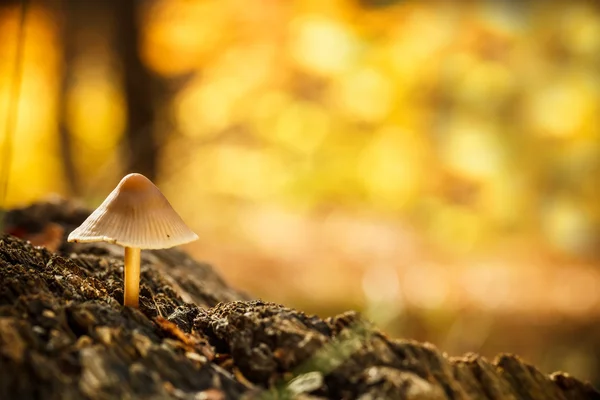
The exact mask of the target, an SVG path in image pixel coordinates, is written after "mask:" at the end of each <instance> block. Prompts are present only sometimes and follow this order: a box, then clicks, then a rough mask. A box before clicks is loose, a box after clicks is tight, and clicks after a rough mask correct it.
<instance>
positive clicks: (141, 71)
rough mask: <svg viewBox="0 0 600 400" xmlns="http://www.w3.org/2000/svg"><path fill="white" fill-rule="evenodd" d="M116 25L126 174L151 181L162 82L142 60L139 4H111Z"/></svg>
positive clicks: (128, 0)
mask: <svg viewBox="0 0 600 400" xmlns="http://www.w3.org/2000/svg"><path fill="white" fill-rule="evenodd" d="M107 4H110V7H111V9H112V13H113V18H114V24H115V31H116V35H115V40H116V43H115V45H116V49H117V54H118V57H119V59H120V60H121V62H122V68H123V83H124V89H125V98H126V104H127V122H128V124H127V132H126V135H125V139H126V143H127V146H126V147H127V151H128V160H129V161H128V164H127V172H138V173H141V174H144V175H146V176H147V177H148V178H149V179H151V180H152V179H155V178H156V174H157V165H156V164H157V157H158V143H157V140H156V135H155V134H154V128H155V127H156V125H157V111H156V107H157V106H158V105H159V104H160V103H161V98H162V96H161V93H160V90H159V88H160V82H159V81H158V80H157V79H155V78H154V76H153V75H152V74H151V72H150V71H149V70H148V69H147V68H146V67H145V66H144V64H143V63H142V60H141V58H140V49H139V45H140V36H141V35H140V24H139V18H138V7H137V4H138V2H137V1H134V0H110V1H107Z"/></svg>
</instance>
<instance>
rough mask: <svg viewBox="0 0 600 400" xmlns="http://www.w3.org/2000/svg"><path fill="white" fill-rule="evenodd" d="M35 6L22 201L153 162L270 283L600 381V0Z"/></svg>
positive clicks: (1, 57) (10, 163)
mask: <svg viewBox="0 0 600 400" xmlns="http://www.w3.org/2000/svg"><path fill="white" fill-rule="evenodd" d="M24 1H26V3H25V8H24V9H25V12H26V13H25V20H24V36H23V37H22V38H23V39H24V46H23V60H24V63H23V71H22V79H21V80H20V97H19V101H18V103H17V104H16V106H17V107H15V110H14V111H15V114H16V115H15V116H16V119H15V122H16V131H15V133H14V135H11V133H10V132H8V131H5V130H4V126H5V121H7V119H8V120H10V119H9V116H10V115H9V113H10V106H9V105H10V101H9V100H10V98H11V93H14V92H15V91H14V90H12V89H11V87H13V85H14V82H15V79H18V75H19V74H18V69H17V70H15V60H16V58H17V55H18V46H17V44H18V42H19V26H20V20H21V12H22V10H23V8H22V7H23V3H21V2H19V1H6V0H2V1H0V43H1V45H0V122H1V124H0V130H2V137H1V139H2V142H1V146H2V147H1V148H2V149H3V150H2V154H3V160H2V163H3V165H5V168H4V170H3V171H2V172H1V173H2V175H3V176H5V175H6V176H8V178H9V181H8V190H7V192H6V193H5V194H4V198H3V199H2V201H3V202H4V204H3V205H4V206H15V205H20V204H26V203H29V202H32V201H34V200H38V199H40V198H43V197H44V196H47V195H48V194H51V193H58V194H60V195H64V196H69V197H77V198H80V199H82V200H83V201H85V203H86V204H88V205H89V206H90V207H95V206H97V205H98V204H99V202H100V201H101V200H103V199H104V197H105V196H106V195H107V194H108V192H109V191H110V190H112V189H113V188H114V186H115V185H116V183H117V182H118V181H119V180H120V178H121V177H122V176H123V175H124V174H125V173H127V172H131V171H136V172H141V173H143V174H145V175H147V176H148V177H149V178H151V179H153V180H154V181H155V182H156V183H157V184H158V186H159V187H161V189H163V191H164V193H165V194H166V196H167V197H168V198H169V199H170V200H171V202H172V204H173V205H174V207H175V208H176V209H177V210H178V211H179V212H180V213H181V214H182V216H183V217H184V219H185V220H186V221H187V222H188V223H189V225H190V226H191V227H192V228H193V229H194V230H195V231H196V232H197V233H198V234H199V236H200V237H201V239H200V240H199V241H198V242H197V243H193V244H191V245H189V246H188V247H187V248H186V249H187V250H188V251H189V252H191V253H192V254H193V255H194V256H195V257H196V258H198V259H200V260H204V261H208V262H210V263H213V264H214V265H216V266H217V268H218V270H219V271H220V272H221V273H222V274H224V275H225V276H226V277H227V279H228V280H229V282H230V283H232V284H233V285H235V286H237V287H239V288H243V289H245V290H246V291H248V292H249V293H251V294H252V295H255V296H260V297H262V298H263V299H265V300H269V301H275V302H281V303H285V304H286V305H289V306H294V307H298V308H301V309H303V310H305V311H307V312H314V313H318V314H320V315H322V316H328V315H331V314H334V313H337V312H340V311H343V310H346V309H349V308H356V309H359V310H362V311H363V312H364V313H365V314H366V315H367V316H368V317H369V318H371V319H372V320H373V321H375V322H376V323H377V324H378V325H379V326H381V327H382V329H384V330H385V331H387V332H389V333H390V335H393V336H402V337H410V338H415V339H418V340H426V341H430V342H432V343H434V344H435V345H437V346H438V347H439V348H441V349H443V350H445V351H447V352H448V353H449V354H452V355H459V354H462V353H464V352H467V351H476V352H480V353H482V354H484V355H486V356H489V357H492V356H493V355H494V354H496V353H498V352H514V353H518V354H520V355H522V356H523V358H524V359H525V360H527V361H529V362H532V363H535V364H536V365H538V366H539V367H540V368H541V369H542V370H543V371H544V372H551V371H553V370H558V369H564V370H567V371H568V372H570V373H573V374H574V375H576V376H578V377H581V378H587V379H592V380H593V382H594V383H595V384H597V385H598V384H600V5H599V4H598V3H597V2H594V1H587V2H586V1H570V2H566V1H565V2H549V1H507V0H505V1H500V0H498V1H483V0H482V1H464V2H455V1H428V2H423V1H394V0H327V1H324V0H296V1H292V0H253V1H247V0H196V1H193V0H179V1H177V0H154V1H151V0H147V1H137V2H136V1H132V0H94V1H92V0H45V1H42V0H37V1H35V0H24ZM15 72H17V73H16V74H15ZM16 82H17V83H18V82H19V81H18V80H17V81H16ZM17 88H18V87H17ZM8 125H10V124H8ZM7 148H8V149H9V151H8V152H6V149H7ZM7 155H10V156H11V157H10V158H7V157H6V156H7Z"/></svg>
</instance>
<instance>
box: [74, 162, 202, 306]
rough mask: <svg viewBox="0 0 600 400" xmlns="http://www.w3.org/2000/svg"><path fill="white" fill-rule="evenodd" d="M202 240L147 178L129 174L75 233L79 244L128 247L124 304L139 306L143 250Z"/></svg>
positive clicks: (126, 248)
mask: <svg viewBox="0 0 600 400" xmlns="http://www.w3.org/2000/svg"><path fill="white" fill-rule="evenodd" d="M196 239H198V235H196V234H195V233H194V232H192V231H191V230H190V228H188V227H187V225H186V224H185V223H184V222H183V220H182V219H181V217H180V216H179V215H178V214H177V212H175V210H173V207H172V206H171V204H169V201H168V200H167V198H166V197H165V196H164V195H163V194H162V193H161V192H160V190H159V189H158V188H157V187H156V186H155V185H154V184H153V183H152V182H151V181H150V180H149V179H148V178H146V177H145V176H144V175H141V174H129V175H127V176H125V177H124V178H123V179H122V180H121V182H119V184H118V185H117V187H116V188H115V189H114V190H113V191H112V192H111V193H110V194H109V195H108V197H107V198H106V200H104V202H103V203H102V204H101V205H100V206H99V207H98V208H97V209H96V210H95V211H94V212H93V213H92V214H91V215H90V216H89V217H88V218H87V219H86V220H85V221H84V222H83V223H82V224H81V225H80V226H79V227H78V228H76V229H75V230H74V231H73V232H71V234H70V235H69V238H68V241H69V242H75V243H90V242H109V243H115V244H118V245H120V246H123V247H125V273H124V275H125V295H124V297H125V300H124V305H126V306H129V307H135V308H137V307H138V302H139V292H140V252H141V249H165V248H168V247H173V246H178V245H180V244H184V243H188V242H191V241H193V240H196Z"/></svg>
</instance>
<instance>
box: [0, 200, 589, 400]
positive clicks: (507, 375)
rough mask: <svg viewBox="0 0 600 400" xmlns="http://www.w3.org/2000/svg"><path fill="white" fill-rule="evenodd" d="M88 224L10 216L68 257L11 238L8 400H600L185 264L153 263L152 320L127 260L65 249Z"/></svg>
mask: <svg viewBox="0 0 600 400" xmlns="http://www.w3.org/2000/svg"><path fill="white" fill-rule="evenodd" d="M87 215H88V211H86V210H84V209H81V208H79V207H77V206H74V205H73V204H71V203H67V202H62V201H57V202H53V203H41V204H36V205H33V206H31V207H28V208H26V209H21V210H12V211H10V212H8V214H7V221H6V223H7V225H8V227H9V229H10V230H11V231H12V232H19V233H18V234H19V235H20V236H22V237H23V238H26V239H30V240H33V241H34V242H35V243H37V244H46V245H47V246H49V247H52V246H54V248H55V250H56V251H55V252H51V251H49V250H48V249H46V248H43V247H35V246H33V245H32V244H31V243H29V242H26V241H25V240H22V239H20V238H17V237H15V236H10V235H3V236H1V237H0V371H1V373H0V398H1V399H82V398H83V399H112V398H144V399H238V398H247V399H291V398H298V399H324V398H331V399H357V398H358V399H362V400H368V399H421V400H423V399H431V400H433V399H540V400H542V399H544V400H553V399H556V400H565V399H573V400H576V399H600V393H599V392H598V391H596V390H595V389H594V388H592V387H591V386H590V385H589V384H586V383H583V382H581V381H579V380H577V379H575V378H573V377H570V376H569V375H567V374H564V373H554V374H552V375H550V376H547V375H544V374H542V373H541V372H539V371H538V370H537V369H536V368H535V367H533V366H531V365H528V364H526V363H524V362H523V361H521V360H520V359H519V358H518V357H517V356H514V355H500V356H498V357H497V358H496V359H495V360H494V361H493V362H489V361H487V360H485V359H484V358H481V357H479V356H477V355H475V354H469V355H466V356H464V357H456V358H448V357H447V356H445V355H444V354H442V353H441V352H440V351H438V350H437V349H436V348H435V347H434V346H432V345H429V344H421V343H417V342H414V341H411V340H404V339H392V338H389V337H387V336H386V335H385V334H384V333H382V332H380V331H379V330H378V329H377V328H376V327H374V326H372V325H371V324H370V323H369V322H367V321H365V320H364V319H363V318H361V316H360V315H359V314H357V313H356V312H352V311H350V312H347V313H345V314H342V315H339V316H336V317H333V318H327V319H321V318H318V317H316V316H310V315H305V314H304V313H302V312H300V311H297V310H294V309H291V308H287V307H284V306H282V305H278V304H273V303H266V302H262V301H258V300H251V299H250V297H249V296H248V295H246V294H244V293H243V292H240V291H238V290H235V289H233V288H231V287H229V286H228V285H227V284H226V283H225V282H224V281H223V279H221V278H220V277H219V275H218V274H217V273H216V272H215V271H214V269H213V268H212V267H210V266H209V265H207V264H202V263H198V262H196V261H194V260H193V259H191V258H190V257H189V256H187V255H186V254H185V253H183V252H181V251H178V250H172V249H170V250H159V251H144V252H142V267H141V271H142V280H141V290H140V308H139V309H131V308H128V307H123V306H122V305H121V304H122V302H123V250H122V248H120V247H118V246H115V245H110V244H71V243H66V242H65V241H64V235H63V233H65V232H69V231H70V230H71V229H73V228H74V227H75V226H77V225H78V224H79V223H80V222H82V221H83V219H84V218H85V217H86V216H87ZM48 226H53V227H55V228H56V227H60V229H53V230H47V229H46V228H47V227H48ZM46 231H47V232H46ZM48 232H50V233H48ZM45 233H47V234H46V235H44V234H45ZM57 234H58V235H59V236H58V239H59V240H58V241H52V240H50V239H52V238H54V239H56V235H57ZM52 235H54V236H55V237H52ZM50 244H52V246H50Z"/></svg>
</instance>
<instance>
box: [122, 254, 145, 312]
mask: <svg viewBox="0 0 600 400" xmlns="http://www.w3.org/2000/svg"><path fill="white" fill-rule="evenodd" d="M140 252H141V249H139V248H137V247H125V296H124V297H125V300H124V302H123V304H124V305H126V306H128V307H134V308H138V305H139V297H140Z"/></svg>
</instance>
